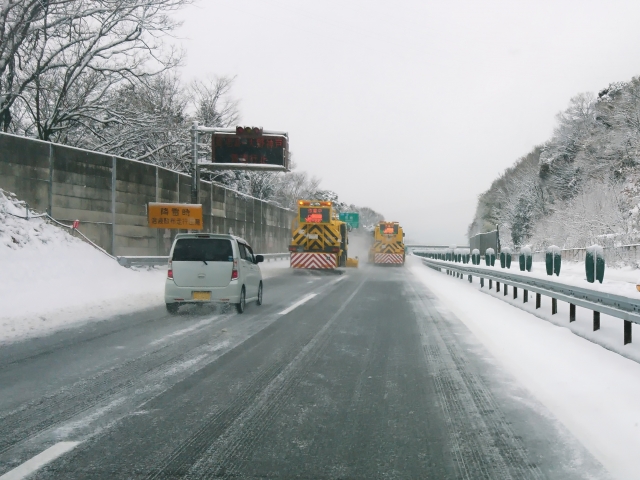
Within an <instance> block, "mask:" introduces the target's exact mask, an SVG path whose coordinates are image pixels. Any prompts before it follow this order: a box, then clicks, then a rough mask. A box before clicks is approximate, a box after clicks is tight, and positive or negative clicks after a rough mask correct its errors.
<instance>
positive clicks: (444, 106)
mask: <svg viewBox="0 0 640 480" xmlns="http://www.w3.org/2000/svg"><path fill="white" fill-rule="evenodd" d="M180 16H181V18H184V25H183V27H182V29H181V31H180V32H179V33H180V35H181V36H182V37H184V39H183V40H182V44H183V47H184V48H185V49H186V52H187V61H186V66H185V69H184V76H185V79H190V78H192V77H194V76H198V77H204V76H206V75H208V74H215V75H237V81H236V84H235V87H234V96H235V97H236V98H238V99H240V100H241V111H242V120H243V122H242V123H243V124H247V125H258V126H263V127H264V128H268V129H277V130H285V131H288V132H289V136H290V139H291V151H292V152H293V153H294V159H295V161H296V163H297V164H298V168H299V169H301V170H306V171H308V172H309V173H311V174H313V175H316V176H318V177H321V178H322V187H323V188H326V189H330V190H334V191H336V192H337V193H338V195H339V197H340V199H341V200H343V201H346V202H349V203H355V204H357V205H363V206H364V205H366V206H370V207H372V208H374V209H376V210H378V211H380V212H382V213H383V214H384V215H385V217H386V219H387V220H397V221H399V222H400V223H401V224H402V225H403V226H404V228H405V232H406V234H407V238H408V239H410V240H413V241H420V242H428V243H431V244H434V243H447V244H452V243H457V244H459V245H460V244H463V243H464V244H466V241H467V240H466V228H467V225H468V224H469V223H470V222H471V220H472V217H473V213H474V211H475V206H476V198H477V196H478V194H480V193H482V192H483V191H484V190H486V189H487V188H488V187H489V185H490V184H491V181H492V180H494V179H495V178H496V177H497V176H498V175H499V174H500V173H501V172H502V171H503V170H504V169H505V168H507V167H509V166H510V165H511V164H513V162H514V161H515V160H517V159H518V158H519V157H520V156H522V155H524V154H526V153H527V152H529V151H530V150H531V149H532V147H533V146H534V145H536V144H540V143H542V142H544V141H545V140H547V139H548V138H549V136H550V135H551V133H552V131H553V127H554V125H555V115H556V113H558V112H559V111H560V110H562V109H564V108H565V107H566V105H567V104H568V101H569V99H570V98H571V97H572V96H574V95H576V94H578V93H580V92H585V91H591V92H597V91H599V90H600V89H602V88H604V87H606V86H607V85H608V84H609V83H610V82H615V81H626V80H629V79H630V78H631V77H633V76H634V75H639V74H640V63H639V60H640V28H638V25H639V24H638V21H639V20H640V1H637V0H628V1H618V2H616V1H612V0H607V1H588V0H576V1H568V0H567V1H560V0H556V1H542V0H537V1H516V0H509V1H481V0H471V1H451V0H447V1H444V0H442V1H438V2H435V1H417V0H416V1H397V0H395V1H386V2H382V1H377V0H322V1H319V0H316V1H307V0H199V2H197V3H196V5H194V6H191V7H189V8H188V9H186V10H184V11H183V12H181V14H180Z"/></svg>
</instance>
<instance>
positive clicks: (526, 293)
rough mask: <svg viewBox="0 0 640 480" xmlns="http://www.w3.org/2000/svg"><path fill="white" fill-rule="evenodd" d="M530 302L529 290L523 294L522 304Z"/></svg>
mask: <svg viewBox="0 0 640 480" xmlns="http://www.w3.org/2000/svg"><path fill="white" fill-rule="evenodd" d="M528 301H529V290H525V291H524V292H522V303H527V302H528Z"/></svg>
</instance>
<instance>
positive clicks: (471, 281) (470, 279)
mask: <svg viewBox="0 0 640 480" xmlns="http://www.w3.org/2000/svg"><path fill="white" fill-rule="evenodd" d="M469 283H473V277H472V276H471V275H469Z"/></svg>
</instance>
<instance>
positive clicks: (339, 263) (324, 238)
mask: <svg viewBox="0 0 640 480" xmlns="http://www.w3.org/2000/svg"><path fill="white" fill-rule="evenodd" d="M291 237H292V239H291V245H289V252H291V268H309V269H319V270H332V269H335V268H338V267H351V266H356V267H357V266H358V263H357V260H355V261H354V260H353V259H350V258H348V257H347V245H348V243H349V239H348V237H347V224H346V223H345V222H341V221H340V220H339V219H338V216H337V214H334V212H333V208H332V204H331V202H324V201H318V200H299V201H298V215H297V216H296V217H295V218H294V219H293V221H292V222H291ZM354 263H355V265H354Z"/></svg>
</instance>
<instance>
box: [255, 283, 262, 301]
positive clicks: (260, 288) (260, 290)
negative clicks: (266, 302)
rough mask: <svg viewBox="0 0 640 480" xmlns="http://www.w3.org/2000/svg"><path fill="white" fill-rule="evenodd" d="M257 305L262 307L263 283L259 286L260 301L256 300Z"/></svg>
mask: <svg viewBox="0 0 640 480" xmlns="http://www.w3.org/2000/svg"><path fill="white" fill-rule="evenodd" d="M256 305H262V282H260V285H259V286H258V300H256Z"/></svg>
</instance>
